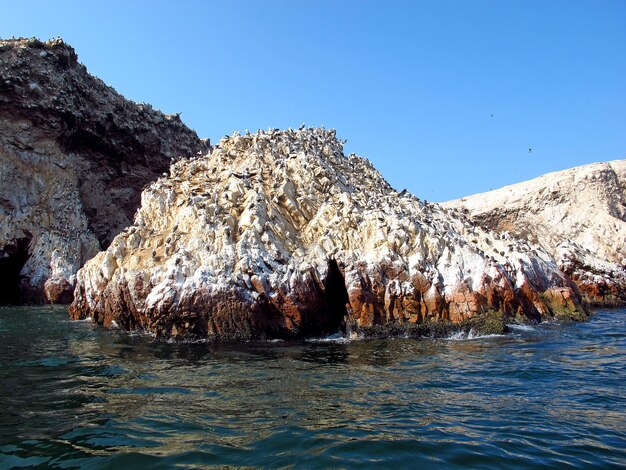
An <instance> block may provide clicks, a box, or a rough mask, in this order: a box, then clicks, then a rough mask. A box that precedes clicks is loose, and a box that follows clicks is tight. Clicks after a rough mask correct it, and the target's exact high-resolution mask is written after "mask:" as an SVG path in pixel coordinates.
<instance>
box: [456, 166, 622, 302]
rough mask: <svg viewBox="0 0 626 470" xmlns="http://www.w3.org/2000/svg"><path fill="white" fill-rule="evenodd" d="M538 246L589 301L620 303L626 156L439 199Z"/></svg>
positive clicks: (492, 227)
mask: <svg viewBox="0 0 626 470" xmlns="http://www.w3.org/2000/svg"><path fill="white" fill-rule="evenodd" d="M444 206H445V207H447V208H450V209H461V210H466V211H467V213H468V214H469V216H470V217H471V219H472V220H473V221H474V222H475V223H477V224H479V225H481V226H482V227H484V228H485V229H487V230H493V231H497V232H500V233H510V234H512V235H513V236H516V237H519V238H523V239H526V240H529V241H531V242H534V243H537V244H539V245H540V246H541V247H543V249H544V250H546V251H547V252H548V253H550V254H551V255H552V256H553V257H554V259H555V260H557V263H558V265H559V267H560V269H561V270H563V271H564V272H565V273H566V274H567V275H568V276H570V277H571V279H572V280H573V281H574V282H575V283H576V284H577V286H578V289H579V290H580V293H581V294H582V296H583V300H584V301H585V302H586V303H588V304H589V305H593V306H617V305H625V304H626V160H616V161H612V162H607V163H594V164H590V165H584V166H580V167H576V168H572V169H569V170H565V171H561V172H555V173H550V174H547V175H544V176H541V177H539V178H536V179H534V180H531V181H526V182H523V183H519V184H515V185H511V186H506V187H504V188H502V189H498V190H496V191H491V192H488V193H483V194H476V195H474V196H471V197H466V198H462V199H458V200H456V201H451V202H448V203H446V204H444Z"/></svg>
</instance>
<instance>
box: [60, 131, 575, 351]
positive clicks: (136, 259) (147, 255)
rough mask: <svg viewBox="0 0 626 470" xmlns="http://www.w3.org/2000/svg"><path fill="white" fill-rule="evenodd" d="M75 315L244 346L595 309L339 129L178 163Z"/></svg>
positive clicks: (98, 262)
mask: <svg viewBox="0 0 626 470" xmlns="http://www.w3.org/2000/svg"><path fill="white" fill-rule="evenodd" d="M70 315H71V317H72V318H74V319H78V318H85V317H92V318H93V320H94V321H95V322H97V323H100V324H104V325H118V326H120V327H122V328H125V329H141V330H144V331H148V332H152V333H154V334H156V335H157V336H159V337H170V336H174V337H184V336H187V335H193V336H203V337H206V336H208V337H213V338H221V339H230V338H240V339H241V338H256V337H266V338H267V337H279V338H290V337H300V336H306V335H315V334H323V333H328V332H335V331H337V330H338V329H339V328H352V329H354V330H358V331H361V332H363V333H364V334H377V333H382V334H388V333H389V332H396V333H397V332H400V331H402V332H404V333H407V332H408V333H409V334H410V333H415V334H425V333H432V332H433V331H441V328H443V329H445V326H446V325H451V324H457V325H461V327H463V328H477V329H480V330H481V331H491V332H496V331H497V332H499V331H502V329H503V328H504V322H505V321H512V320H515V319H517V320H520V321H528V320H540V319H546V318H555V317H558V318H579V319H580V318H585V315H586V314H585V312H584V310H583V309H582V307H581V305H580V303H579V297H578V295H577V293H576V291H575V287H574V286H573V285H572V284H571V282H570V280H569V279H568V278H567V276H565V275H564V274H563V272H561V271H560V270H559V269H558V267H557V265H556V264H555V262H554V261H553V259H552V257H551V256H550V255H549V254H548V253H547V252H545V251H544V250H542V249H541V248H539V247H538V246H536V245H534V244H532V243H529V242H527V241H524V240H519V239H515V238H514V237H511V236H509V235H507V234H504V235H501V234H499V233H495V234H492V233H490V232H489V231H486V230H484V229H482V228H480V227H479V226H477V225H475V224H472V223H471V221H470V220H468V219H467V218H466V217H465V215H464V213H463V211H461V210H448V209H444V208H442V207H441V206H438V205H434V204H429V203H427V202H424V201H420V200H419V199H417V198H415V197H413V196H411V195H410V194H407V193H406V192H402V193H398V192H396V191H395V190H393V189H392V188H391V187H390V186H389V184H388V183H387V182H386V181H385V180H384V179H383V178H382V177H381V175H380V174H379V173H378V172H377V171H376V170H375V169H374V168H373V167H372V166H371V164H370V163H369V162H368V161H367V160H365V159H363V158H360V157H357V156H354V155H349V156H345V155H344V154H343V148H342V144H341V143H340V141H338V140H337V138H336V136H335V132H334V131H328V130H324V129H301V130H298V131H293V130H287V131H282V132H280V131H277V130H274V131H270V132H259V133H256V134H253V135H238V134H235V135H233V136H232V137H229V138H225V139H223V140H222V141H221V142H220V143H219V144H218V145H217V146H216V147H215V148H214V149H213V150H212V152H211V153H210V154H208V155H205V156H202V157H199V158H194V159H191V160H182V161H179V162H177V163H175V164H174V165H173V166H172V167H171V170H170V174H169V176H167V177H164V178H160V179H159V180H158V181H157V182H155V183H153V184H152V185H151V186H150V187H149V188H147V189H146V190H145V191H144V192H143V194H142V203H141V207H140V209H139V211H138V212H137V215H136V217H135V221H134V224H133V225H132V226H130V227H129V228H128V229H126V230H124V231H123V232H122V233H121V234H120V235H118V236H117V237H116V238H115V239H114V240H113V242H112V243H111V245H110V246H109V248H108V249H107V250H106V251H104V252H101V253H99V254H98V255H97V256H96V257H95V258H94V259H92V260H91V261H89V262H88V263H87V264H86V265H85V267H83V268H82V269H81V270H80V271H79V273H78V274H77V288H76V291H75V300H74V303H73V304H72V306H71V307H70Z"/></svg>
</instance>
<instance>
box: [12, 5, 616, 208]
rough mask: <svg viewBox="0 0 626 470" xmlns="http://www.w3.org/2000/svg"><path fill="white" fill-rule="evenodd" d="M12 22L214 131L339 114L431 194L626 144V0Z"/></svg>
mask: <svg viewBox="0 0 626 470" xmlns="http://www.w3.org/2000/svg"><path fill="white" fill-rule="evenodd" d="M0 36H2V37H11V36H27V37H31V36H37V37H39V38H41V39H48V38H51V37H56V36H62V37H63V39H64V40H66V41H67V42H69V43H70V44H71V45H73V46H74V47H75V48H76V51H77V52H78V54H79V59H80V61H81V62H82V63H84V64H85V65H86V66H87V68H88V69H89V71H90V72H91V73H92V74H94V75H97V76H98V77H100V78H102V79H103V80H104V81H105V82H107V83H108V84H109V85H111V86H113V87H114V88H116V89H117V90H118V91H119V92H120V93H122V94H124V95H125V96H126V97H128V98H130V99H133V100H135V101H139V102H141V101H145V102H148V103H151V104H152V105H153V106H155V107H156V108H159V109H161V110H162V111H164V112H167V113H174V112H182V116H181V117H182V118H183V120H184V121H185V123H186V124H187V125H189V126H190V127H192V128H193V129H195V130H196V131H197V132H198V134H199V135H200V136H203V137H210V138H211V139H212V140H213V141H217V140H218V139H219V138H220V137H221V136H223V135H224V134H231V133H232V132H234V131H236V130H241V131H243V130H245V129H250V130H252V131H255V130H256V129H259V128H261V129H267V128H268V127H278V128H287V127H298V126H299V125H300V124H301V123H306V124H307V125H309V126H325V127H329V128H336V129H337V132H338V135H339V136H340V137H342V138H344V139H347V140H348V143H347V144H346V152H355V153H357V154H359V155H362V156H365V157H367V158H369V159H370V160H371V161H372V162H373V163H374V165H375V166H376V167H377V168H378V169H379V170H380V171H381V173H382V174H383V175H384V176H385V177H386V178H387V180H388V181H389V182H390V183H391V184H392V185H393V186H394V187H395V188H397V189H398V190H401V189H403V188H407V189H408V190H409V191H411V192H412V193H414V194H415V195H417V196H419V197H421V198H425V199H428V200H434V201H441V200H447V199H452V198H456V197H461V196H463V195H468V194H472V193H476V192H482V191H486V190H489V189H490V188H494V189H495V188H497V187H501V186H504V185H506V184H510V183H514V182H518V181H522V180H525V179H530V178H532V177H535V176H538V175H540V174H543V173H546V172H549V171H554V170H560V169H565V168H569V167H572V166H576V165H581V164H585V163H590V162H594V161H603V160H612V159H619V158H626V1H624V0H617V1H608V0H588V1H575V0H566V1H557V0H540V1H532V0H519V1H518V0H508V1H505V0H498V1H478V0H473V1H469V0H458V1H445V0H432V1H426V0H424V1H422V0H414V1H406V2H400V1H397V2H392V1H387V2H383V1H341V0H318V1H305V0H301V1H296V0H292V1H281V2H278V1H267V0H263V1H260V0H259V1H256V2H253V1H232V0H230V1H202V0H198V1H181V0H177V1H174V0H170V1H157V0H150V1H139V0H134V1H133V0H125V1H64V0H54V1H50V0H46V1H32V0H21V1H15V0H10V1H7V0H0ZM492 114H493V117H491V115H492ZM529 148H532V153H529V152H528V149H529Z"/></svg>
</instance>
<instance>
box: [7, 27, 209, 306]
mask: <svg viewBox="0 0 626 470" xmlns="http://www.w3.org/2000/svg"><path fill="white" fill-rule="evenodd" d="M206 150H207V144H206V142H203V141H201V140H200V139H198V137H197V135H196V134H195V132H193V131H192V130H190V129H188V128H187V127H186V126H185V125H184V124H183V123H182V122H181V121H180V119H179V118H178V116H167V115H164V114H162V113H160V112H158V111H155V110H153V109H152V108H151V107H150V106H149V105H141V104H136V103H133V102H131V101H128V100H126V99H124V98H123V97H122V96H120V95H119V94H117V93H116V92H115V90H113V89H112V88H110V87H108V86H107V85H105V84H104V83H103V82H102V81H101V80H99V79H97V78H95V77H93V76H91V75H89V74H88V73H87V70H86V69H85V67H84V66H83V65H81V64H79V63H78V61H77V57H76V53H75V52H74V50H73V49H72V48H71V47H70V46H68V45H67V44H65V43H63V42H62V41H61V40H52V41H48V42H41V41H39V40H36V39H17V40H0V293H1V294H0V304H2V303H23V302H29V303H30V302H44V301H51V302H69V301H71V299H72V292H73V283H74V275H75V273H76V271H77V270H78V268H80V267H81V266H82V265H83V264H84V262H85V261H86V260H88V259H89V258H91V257H92V256H94V255H95V254H96V253H98V251H100V249H102V248H106V247H107V246H108V245H109V243H110V242H111V240H112V239H113V237H114V236H115V235H117V234H118V233H119V232H120V231H121V230H122V229H123V228H124V227H127V226H128V225H130V224H131V222H132V218H133V215H134V213H135V211H136V210H137V208H138V206H139V203H140V193H141V190H142V189H143V188H144V187H145V186H146V185H147V184H148V183H150V182H152V181H154V180H156V179H157V177H158V176H160V175H161V174H162V173H163V172H164V171H166V170H167V169H168V168H169V166H170V164H171V163H172V159H175V158H178V157H179V156H186V157H189V156H193V155H195V154H196V153H197V152H199V151H202V152H205V151H206Z"/></svg>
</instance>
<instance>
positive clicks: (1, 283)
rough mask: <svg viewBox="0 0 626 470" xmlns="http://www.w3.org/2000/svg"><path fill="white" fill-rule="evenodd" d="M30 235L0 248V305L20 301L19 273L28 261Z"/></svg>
mask: <svg viewBox="0 0 626 470" xmlns="http://www.w3.org/2000/svg"><path fill="white" fill-rule="evenodd" d="M30 241H31V237H30V236H26V237H23V238H18V239H17V240H15V244H12V245H6V246H5V247H4V249H2V250H0V305H17V304H19V303H21V302H22V300H23V299H22V292H21V282H22V278H23V276H21V275H20V272H21V271H22V268H23V267H24V264H26V261H28V258H29V257H30V253H29V252H28V249H29V247H30Z"/></svg>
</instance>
